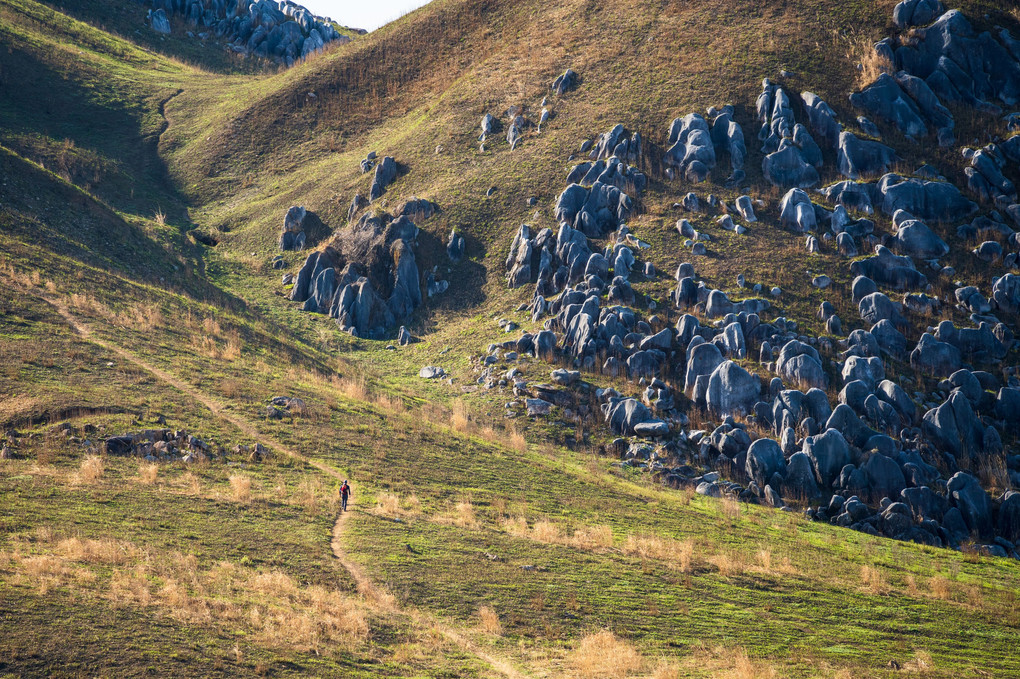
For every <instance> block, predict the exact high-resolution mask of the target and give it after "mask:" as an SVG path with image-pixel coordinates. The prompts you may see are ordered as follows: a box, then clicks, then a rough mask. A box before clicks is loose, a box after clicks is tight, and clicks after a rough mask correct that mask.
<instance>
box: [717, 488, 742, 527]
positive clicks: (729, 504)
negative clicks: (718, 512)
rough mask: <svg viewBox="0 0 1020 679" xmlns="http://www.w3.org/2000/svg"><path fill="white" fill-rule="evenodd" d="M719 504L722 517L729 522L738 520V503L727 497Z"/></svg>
mask: <svg viewBox="0 0 1020 679" xmlns="http://www.w3.org/2000/svg"><path fill="white" fill-rule="evenodd" d="M721 502H722V512H723V516H725V517H726V518H727V519H729V520H730V521H731V522H733V521H736V520H737V519H739V518H740V502H739V501H738V500H737V499H736V498H735V497H733V496H732V495H727V496H725V497H723V499H722V501H721Z"/></svg>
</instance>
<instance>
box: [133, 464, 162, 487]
mask: <svg viewBox="0 0 1020 679" xmlns="http://www.w3.org/2000/svg"><path fill="white" fill-rule="evenodd" d="M157 477H159V465H158V464H156V463H155V462H142V463H141V464H139V465H138V481H139V483H143V484H145V485H146V486H151V485H152V484H154V483H156V479H157Z"/></svg>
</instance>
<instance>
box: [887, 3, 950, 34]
mask: <svg viewBox="0 0 1020 679" xmlns="http://www.w3.org/2000/svg"><path fill="white" fill-rule="evenodd" d="M945 11H946V8H945V6H944V5H943V4H942V1H941V0H902V1H901V2H899V3H897V4H896V6H895V7H894V8H893V22H894V23H895V24H896V25H897V26H898V27H899V28H910V27H911V26H926V25H927V24H930V23H931V22H932V21H934V20H935V18H936V17H938V16H939V15H940V14H942V13H943V12H945Z"/></svg>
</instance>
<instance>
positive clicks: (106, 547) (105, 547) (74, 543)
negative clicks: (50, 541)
mask: <svg viewBox="0 0 1020 679" xmlns="http://www.w3.org/2000/svg"><path fill="white" fill-rule="evenodd" d="M56 551H57V553H58V554H60V555H61V556H62V557H64V558H65V559H68V560H70V561H81V562H84V563H91V564H122V563H126V562H127V561H129V560H131V559H135V558H137V557H138V555H139V554H140V551H139V550H138V548H136V547H135V546H134V545H133V544H131V543H130V542H122V541H120V540H111V539H109V538H105V539H102V540H90V539H85V538H78V537H73V538H65V539H63V540H61V541H60V542H58V543H57V546H56Z"/></svg>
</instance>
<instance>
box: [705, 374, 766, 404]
mask: <svg viewBox="0 0 1020 679" xmlns="http://www.w3.org/2000/svg"><path fill="white" fill-rule="evenodd" d="M760 396H761V380H760V379H759V378H758V376H757V375H753V374H751V373H749V372H748V371H746V370H744V369H743V368H742V367H740V366H739V365H737V364H736V363H734V362H733V361H725V362H724V363H721V364H720V365H719V366H717V367H716V368H715V370H713V371H712V374H711V376H710V377H709V378H708V392H707V394H706V396H705V399H706V403H707V405H708V408H709V410H710V411H711V412H712V413H714V414H716V415H719V416H726V415H746V414H747V413H750V412H751V410H752V408H753V407H754V404H755V403H757V402H758V400H759V398H760Z"/></svg>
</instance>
